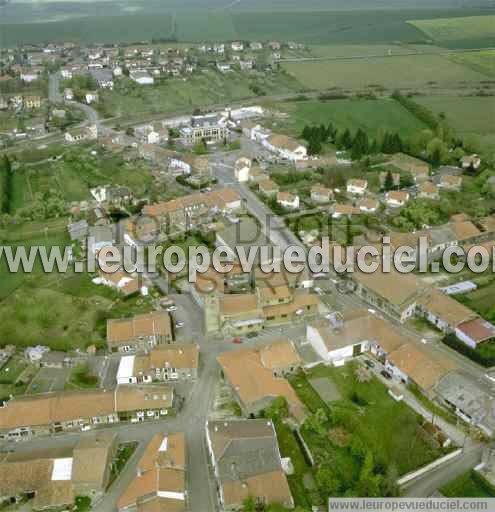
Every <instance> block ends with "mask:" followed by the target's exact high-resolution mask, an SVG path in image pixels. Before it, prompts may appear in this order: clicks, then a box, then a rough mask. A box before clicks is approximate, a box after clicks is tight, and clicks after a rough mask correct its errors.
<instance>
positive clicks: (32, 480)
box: [0, 434, 117, 510]
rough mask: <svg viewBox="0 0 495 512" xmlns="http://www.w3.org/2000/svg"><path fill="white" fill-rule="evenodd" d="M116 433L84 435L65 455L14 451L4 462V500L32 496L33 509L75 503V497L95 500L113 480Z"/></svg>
mask: <svg viewBox="0 0 495 512" xmlns="http://www.w3.org/2000/svg"><path fill="white" fill-rule="evenodd" d="M116 437H117V436H116V435H115V434H113V435H112V434H98V435H92V436H89V437H85V438H81V439H80V440H79V441H78V443H77V445H76V446H75V447H74V450H73V451H72V452H71V451H70V450H66V453H64V454H63V456H61V454H60V453H57V451H56V450H55V451H54V450H44V451H40V452H37V451H35V452H31V453H30V454H29V455H28V456H27V457H18V456H16V454H14V453H11V454H8V455H6V456H4V457H3V458H2V461H1V462H0V502H1V503H4V502H10V503H17V502H20V501H21V500H23V499H24V500H25V499H26V497H27V499H28V500H29V501H28V503H29V505H31V506H32V509H33V510H44V509H48V508H49V509H50V510H53V509H59V508H60V507H61V508H66V507H69V508H71V507H72V506H73V505H74V502H75V497H76V496H80V495H84V496H89V497H90V498H92V500H95V499H97V498H99V497H101V495H102V494H103V492H104V491H105V490H106V488H107V487H108V484H109V482H110V473H111V463H112V461H113V459H114V457H115V454H116V451H117V443H116Z"/></svg>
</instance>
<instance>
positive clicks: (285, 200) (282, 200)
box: [277, 192, 299, 210]
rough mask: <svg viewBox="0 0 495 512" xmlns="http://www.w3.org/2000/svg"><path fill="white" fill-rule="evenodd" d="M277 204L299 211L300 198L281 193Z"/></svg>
mask: <svg viewBox="0 0 495 512" xmlns="http://www.w3.org/2000/svg"><path fill="white" fill-rule="evenodd" d="M277 203H278V204H279V205H280V206H283V207H284V208H288V209H290V210H297V209H298V208H299V196H297V195H294V194H291V193H290V192H279V193H278V194H277Z"/></svg>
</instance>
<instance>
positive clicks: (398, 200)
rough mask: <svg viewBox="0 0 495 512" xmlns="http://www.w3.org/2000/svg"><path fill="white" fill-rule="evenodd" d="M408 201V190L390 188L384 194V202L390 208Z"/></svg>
mask: <svg viewBox="0 0 495 512" xmlns="http://www.w3.org/2000/svg"><path fill="white" fill-rule="evenodd" d="M408 201H409V192H404V191H402V190H391V191H390V192H387V193H386V194H385V202H386V203H387V206H390V207H391V208H400V207H402V206H404V205H405V204H406V203H407V202H408Z"/></svg>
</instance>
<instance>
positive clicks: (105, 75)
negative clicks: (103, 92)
mask: <svg viewBox="0 0 495 512" xmlns="http://www.w3.org/2000/svg"><path fill="white" fill-rule="evenodd" d="M89 73H90V75H91V76H92V77H93V78H94V79H95V81H96V83H97V84H98V87H101V88H102V89H110V90H112V89H113V73H112V70H110V69H107V68H105V69H91V70H90V72H89Z"/></svg>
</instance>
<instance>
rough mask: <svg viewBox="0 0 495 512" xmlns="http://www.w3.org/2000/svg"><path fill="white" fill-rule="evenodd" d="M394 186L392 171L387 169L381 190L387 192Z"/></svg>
mask: <svg viewBox="0 0 495 512" xmlns="http://www.w3.org/2000/svg"><path fill="white" fill-rule="evenodd" d="M393 188H394V177H393V175H392V171H390V170H389V171H388V172H387V175H386V176H385V182H384V183H383V190H385V192H388V191H389V190H392V189H393Z"/></svg>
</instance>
